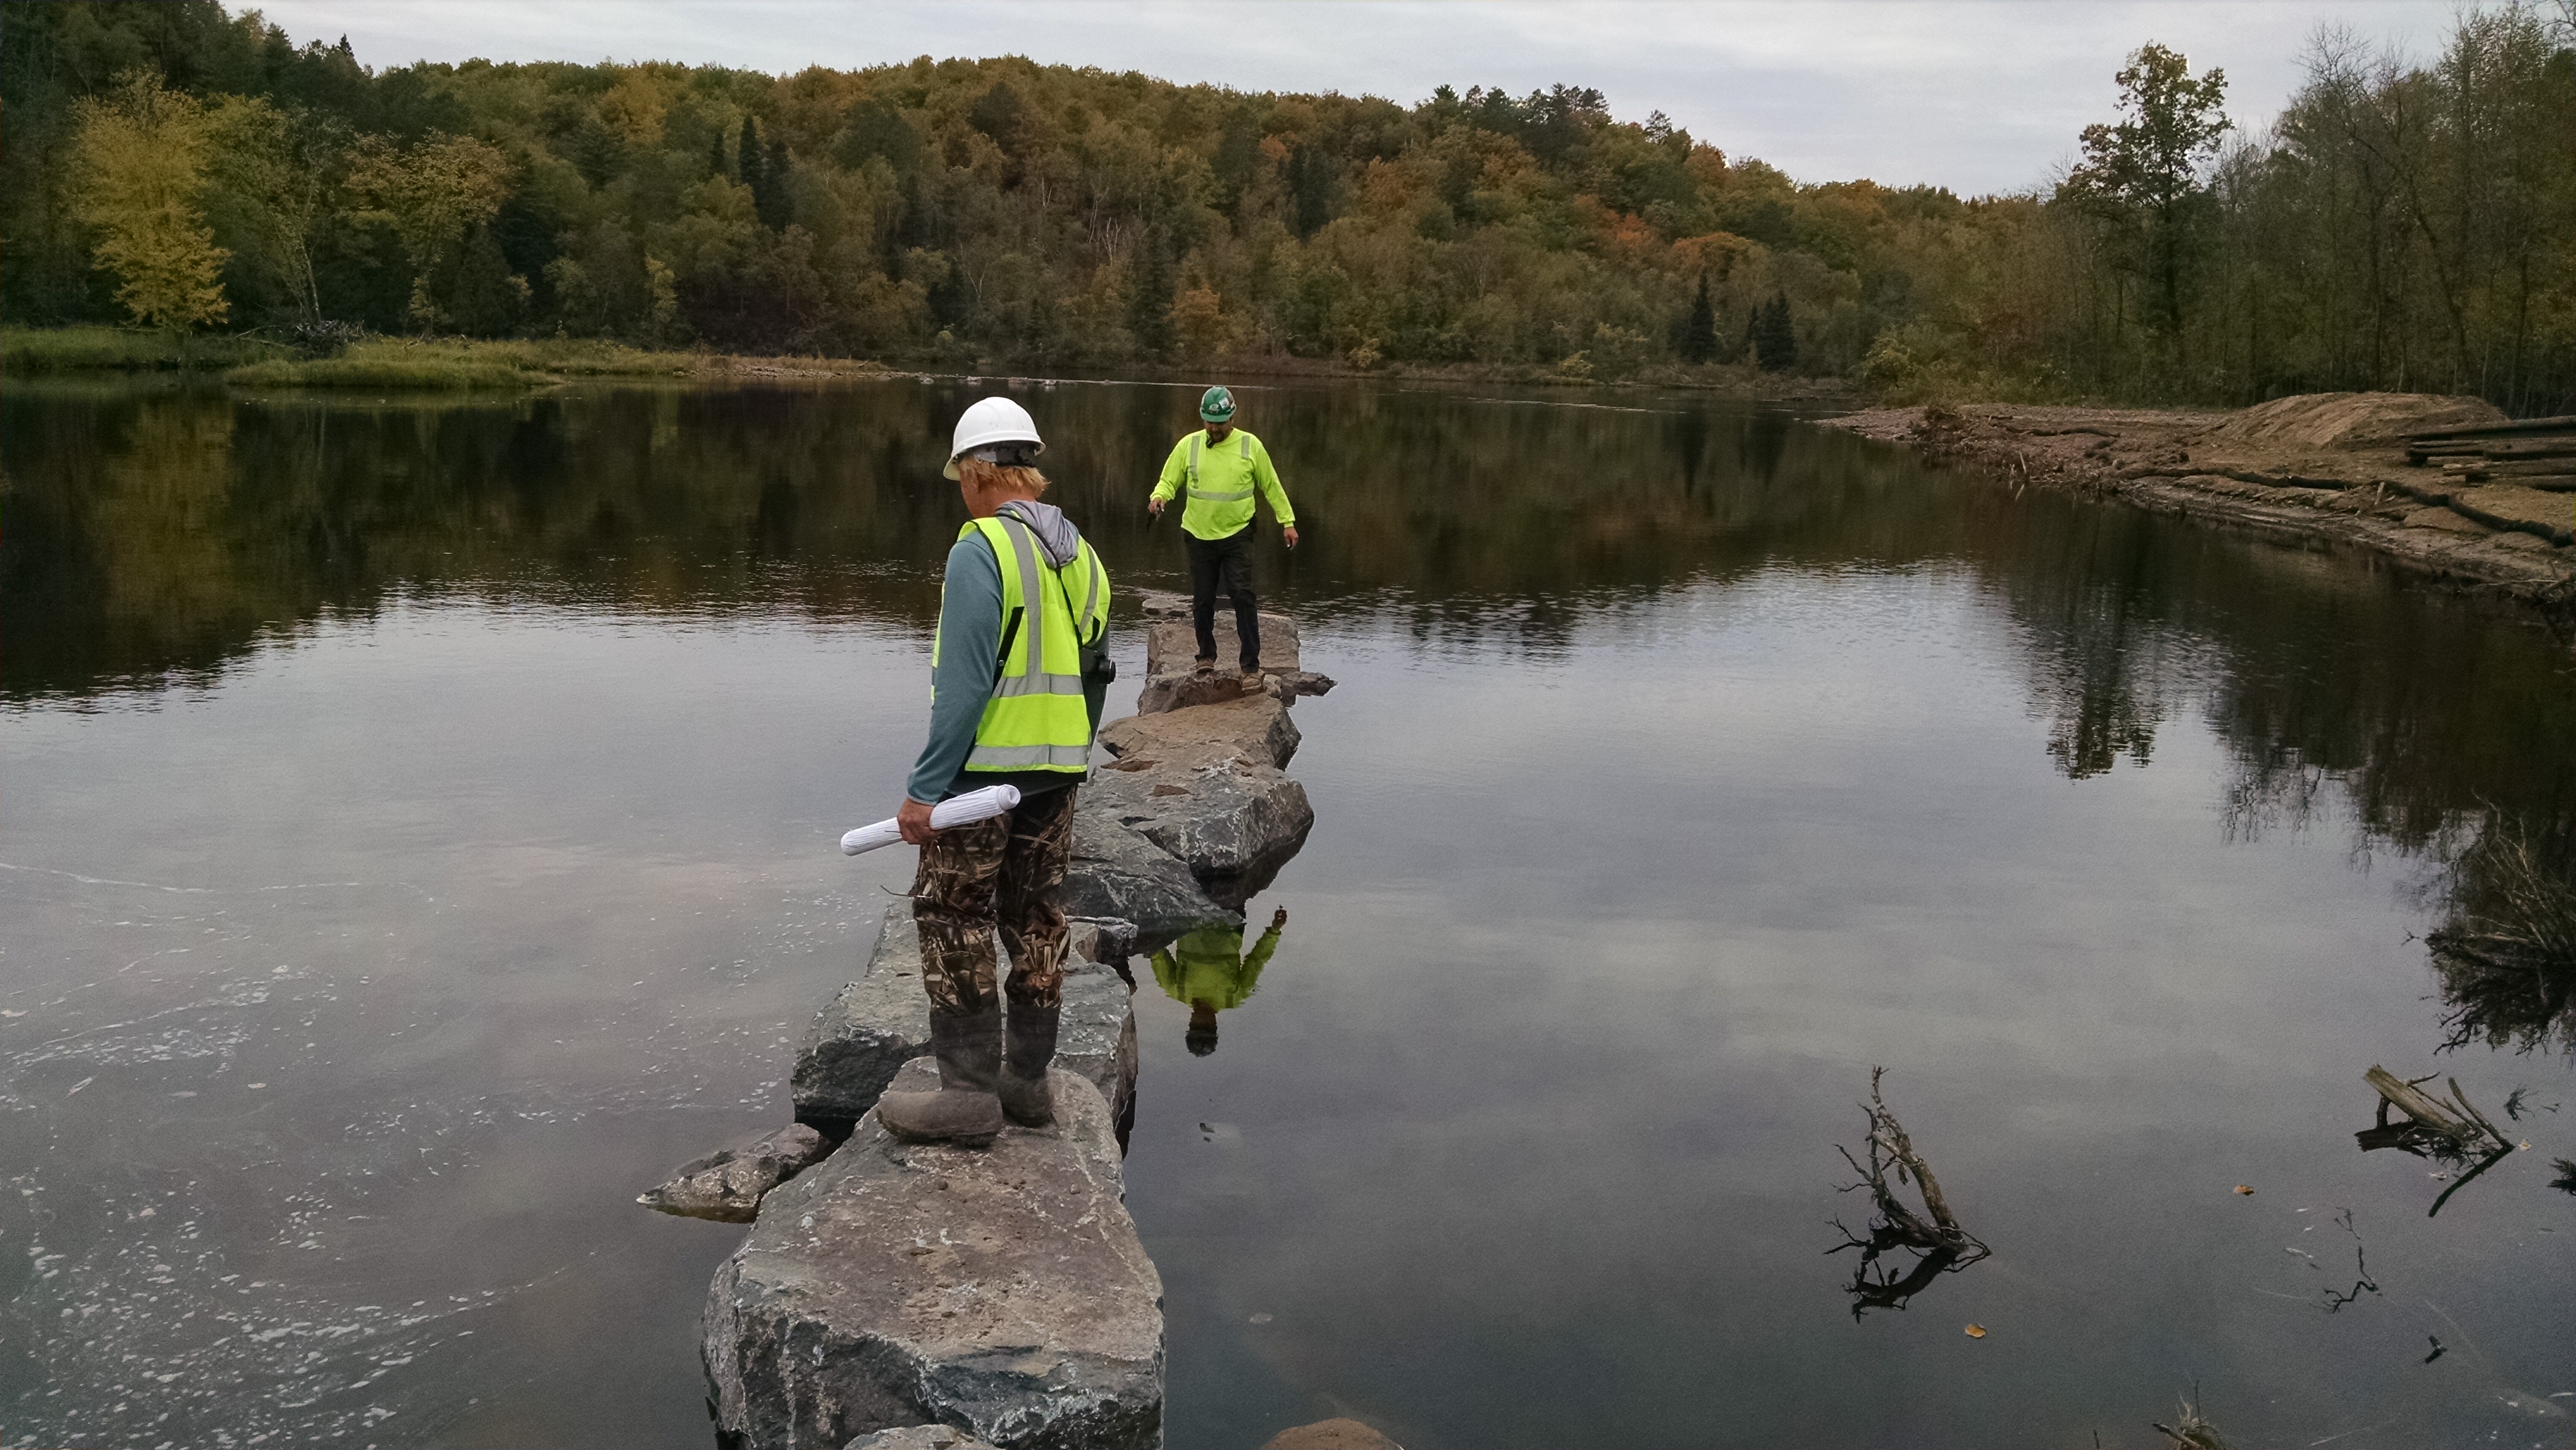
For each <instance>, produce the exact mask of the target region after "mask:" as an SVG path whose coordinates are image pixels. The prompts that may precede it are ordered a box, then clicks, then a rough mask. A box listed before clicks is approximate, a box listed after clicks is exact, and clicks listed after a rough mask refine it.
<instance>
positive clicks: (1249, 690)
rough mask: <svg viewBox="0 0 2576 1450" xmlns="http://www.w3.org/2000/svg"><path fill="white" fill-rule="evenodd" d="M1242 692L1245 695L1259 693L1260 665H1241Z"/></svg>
mask: <svg viewBox="0 0 2576 1450" xmlns="http://www.w3.org/2000/svg"><path fill="white" fill-rule="evenodd" d="M1243 693H1245V694H1247V695H1258V694H1260V693H1261V666H1259V665H1245V666H1244V667H1243Z"/></svg>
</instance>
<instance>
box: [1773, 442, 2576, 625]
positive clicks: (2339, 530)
mask: <svg viewBox="0 0 2576 1450" xmlns="http://www.w3.org/2000/svg"><path fill="white" fill-rule="evenodd" d="M1824 421H1826V422H1827V423H1828V424H1829V425H1830V426H1833V427H1837V428H1844V429H1848V430H1849V431H1851V432H1854V433H1858V434H1861V435H1862V436H1864V437H1869V438H1879V439H1884V440H1887V441H1889V442H1896V443H1910V444H1913V445H1915V446H1916V447H1918V448H1920V449H1921V450H1922V451H1923V452H1924V454H1925V455H1926V456H1928V457H1931V458H1935V459H1939V460H1943V461H1947V462H1953V463H1960V464H1965V465H1968V466H1971V467H1975V468H1979V469H1982V470H1984V471H1986V472H1988V473H1990V474H1992V475H1994V476H1995V477H1997V478H1999V479H2002V480H2004V481H2007V482H2010V483H2012V484H2014V485H2015V486H2016V487H2020V486H2032V487H2040V488H2064V489H2073V490H2076V491H2079V492H2083V493H2090V494H2095V495H2099V496H2103V497H2110V498H2117V499H2120V500H2122V501H2124V502H2127V503H2132V504H2135V505H2137V506H2139V507H2141V508H2149V509H2156V510H2159V511H2162V512H2167V513H2174V514H2180V515H2183V516H2185V517H2189V518H2196V519H2208V520H2213V521H2216V522H2219V523H2224V524H2229V525H2233V526H2236V527H2240V528H2247V529H2252V530H2254V531H2256V532H2259V533H2263V534H2267V535H2270V536H2272V537H2274V538H2278V539H2282V540H2284V541H2293V542H2299V543H2306V544H2321V545H2328V546H2343V547H2353V548H2360V549H2365V550H2368V551H2370V552H2372V553H2374V554H2377V555H2380V556H2382V557H2384V558H2386V559H2388V560H2390V561H2391V562H2393V563H2395V564H2396V565H2398V566H2399V567H2400V568H2401V569H2403V570H2404V571H2405V572H2406V573H2408V574H2410V575H2412V576H2414V577H2416V578H2418V579H2421V580H2423V581H2425V582H2428V583H2435V584H2439V585H2443V586H2447V587H2451V588H2455V589H2460V590H2463V591H2468V592H2478V593H2494V594H2501V595H2505V596H2508V597H2511V598H2514V599H2518V600H2522V601H2524V602H2527V603H2530V604H2532V605H2535V606H2537V607H2539V608H2541V609H2542V610H2544V611H2545V612H2547V613H2548V614H2550V615H2552V616H2553V617H2557V618H2560V619H2565V618H2567V617H2568V616H2569V615H2570V613H2571V610H2576V547H2571V545H2576V495H2571V493H2570V492H2569V490H2570V489H2571V488H2576V476H2571V475H2576V420H2559V421H2561V422H2562V423H2566V424H2567V425H2568V426H2566V427H2561V428H2557V429H2554V430H2553V429H2550V428H2548V427H2546V426H2545V425H2541V426H2537V427H2535V426H2534V425H2526V424H2507V422H2506V419H2505V417H2504V415H2503V414H2502V413H2499V412H2497V411H2496V410H2495V409H2494V408H2493V407H2491V406H2489V405H2488V404H2486V403H2483V402H2479V401H2478V400H2476V399H2472V398H2443V397H2432V396H2427V395H2422V394H2412V393H2319V394H2310V395H2306V396H2302V397H2295V398H2280V399H2276V400H2274V401H2272V402H2269V403H2264V404H2260V405H2258V406H2256V407H2252V408H2247V409H2245V410H2243V411H2241V412H2236V413H2188V412H2165V411H2150V410H2143V409H2126V408H2072V407H2022V406H2012V405H2001V404H1997V405H1982V404H1981V405H1972V406H1964V407H1957V408H1945V407H1942V406H1940V405H1938V404H1934V405H1932V406H1930V407H1926V408H1881V409H1873V410H1870V411H1866V412H1860V413H1853V414H1849V415H1847V416H1844V417H1840V418H1832V419H1827V420H1824ZM2442 435H2449V436H2448V437H2443V436H2442ZM2436 438H2441V439H2442V441H2430V440H2433V439H2436Z"/></svg>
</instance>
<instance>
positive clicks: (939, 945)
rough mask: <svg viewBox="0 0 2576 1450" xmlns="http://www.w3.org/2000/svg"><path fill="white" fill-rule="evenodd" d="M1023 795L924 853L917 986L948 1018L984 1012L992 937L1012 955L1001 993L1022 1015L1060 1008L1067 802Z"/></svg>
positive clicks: (916, 896) (915, 888)
mask: <svg viewBox="0 0 2576 1450" xmlns="http://www.w3.org/2000/svg"><path fill="white" fill-rule="evenodd" d="M1078 789H1080V787H1078V786H1070V785H1068V786H1065V787H1064V788H1062V789H1060V790H1051V791H1048V792H1046V793H1044V794H1043V795H1034V796H1030V797H1029V798H1027V799H1026V800H1023V801H1021V802H1020V805H1019V808H1018V809H1016V810H1013V811H1011V812H1009V813H1008V814H1005V815H999V816H995V817H994V818H993V819H991V820H989V821H977V822H976V823H975V824H973V825H971V826H955V827H951V828H950V829H948V830H945V831H942V832H940V833H939V838H938V839H937V840H935V841H932V842H931V843H930V844H929V845H927V846H924V847H922V848H921V871H920V874H918V875H916V876H915V877H914V878H913V882H912V919H913V921H914V923H915V924H917V925H918V926H919V927H920V928H921V983H922V985H923V986H924V987H926V988H928V989H929V991H930V1005H931V1006H932V1007H934V1008H936V1009H938V1010H941V1011H945V1012H962V1013H978V1012H982V1011H984V1010H986V1009H987V1008H989V1007H991V1006H992V1005H993V1004H994V1003H995V1002H996V1001H997V1000H998V999H997V998H996V997H995V996H994V983H993V978H994V976H995V969H996V962H995V959H994V955H993V934H994V932H995V930H996V929H998V930H999V931H1000V932H1001V941H1002V945H1003V946H1004V947H1007V948H1008V949H1009V950H1010V953H1011V979H1010V981H1009V983H1008V984H1007V987H1006V990H1008V991H1009V993H1010V997H1011V1001H1012V1003H1013V1004H1014V1005H1016V1006H1022V1007H1053V1006H1056V1005H1058V1004H1060V1003H1061V1002H1062V1001H1063V1000H1064V943H1065V926H1064V910H1063V908H1061V907H1059V906H1057V905H1056V893H1057V891H1058V889H1059V888H1061V887H1062V886H1063V885H1064V867H1065V862H1066V861H1067V860H1069V859H1070V858H1071V857H1072V855H1073V796H1074V792H1075V791H1076V790H1078Z"/></svg>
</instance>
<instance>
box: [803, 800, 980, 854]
mask: <svg viewBox="0 0 2576 1450" xmlns="http://www.w3.org/2000/svg"><path fill="white" fill-rule="evenodd" d="M1019 803H1020V788H1019V787H1018V786H1015V785H988V786H986V787H984V788H983V789H982V790H970V791H968V792H966V793H965V794H964V795H961V796H951V797H949V798H948V799H947V800H944V801H941V802H940V803H939V804H937V805H935V806H932V807H931V808H930V825H931V829H933V830H939V831H944V830H947V829H948V828H949V827H950V826H971V825H973V824H975V823H976V822H977V821H989V820H991V819H992V818H993V817H995V816H998V815H1000V814H1001V813H1002V812H1004V811H1007V810H1009V809H1010V808H1012V807H1013V806H1016V805H1018V804H1019ZM902 839H903V828H902V827H901V826H898V825H896V824H895V823H894V822H893V821H891V820H883V821H879V822H877V823H876V824H875V825H873V826H861V827H859V828H858V829H857V830H855V831H852V832H850V833H849V834H848V835H846V836H843V837H842V838H841V854H842V855H844V856H855V855H857V854H859V853H860V852H861V851H873V850H875V849H876V848H877V847H879V846H891V845H893V844H894V843H895V842H897V841H900V840H902Z"/></svg>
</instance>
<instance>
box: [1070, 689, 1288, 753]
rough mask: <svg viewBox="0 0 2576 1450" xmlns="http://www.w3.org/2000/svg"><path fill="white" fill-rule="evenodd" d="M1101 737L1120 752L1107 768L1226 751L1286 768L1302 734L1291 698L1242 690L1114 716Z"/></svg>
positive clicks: (1111, 750) (1109, 747)
mask: <svg viewBox="0 0 2576 1450" xmlns="http://www.w3.org/2000/svg"><path fill="white" fill-rule="evenodd" d="M1099 739H1100V745H1101V748H1102V749H1104V750H1107V751H1108V752H1109V753H1110V754H1111V755H1112V756H1115V757H1116V759H1115V760H1114V761H1112V762H1110V763H1109V764H1108V765H1107V766H1106V767H1104V769H1108V770H1127V771H1134V770H1138V769H1141V768H1143V767H1144V765H1145V764H1146V763H1148V762H1151V761H1153V760H1156V759H1159V758H1162V757H1166V756H1188V757H1191V758H1194V759H1198V760H1202V761H1205V760H1213V759H1216V758H1218V757H1220V756H1226V755H1249V756H1252V757H1254V758H1256V759H1258V760H1263V761H1267V762H1268V763H1270V764H1272V765H1275V766H1278V767H1280V768H1282V769H1285V768H1286V767H1287V764H1288V762H1289V760H1290V759H1291V758H1293V757H1294V756H1295V755H1296V754H1297V745H1298V742H1299V740H1300V739H1301V737H1300V736H1299V734H1298V731H1297V722H1296V721H1294V720H1291V719H1290V718H1288V704H1287V702H1286V701H1284V700H1281V699H1279V698H1278V697H1276V696H1274V695H1268V694H1261V695H1246V694H1243V693H1242V692H1241V691H1239V690H1238V691H1237V692H1236V693H1235V694H1234V695H1233V696H1232V697H1231V698H1222V697H1221V698H1220V702H1219V703H1216V704H1208V705H1191V706H1188V707H1186V708H1183V709H1175V710H1169V711H1164V712H1162V713H1159V714H1150V715H1130V716H1127V717H1126V718H1125V719H1123V720H1112V721H1110V722H1109V723H1108V724H1106V725H1103V726H1101V727H1100V736H1099Z"/></svg>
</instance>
